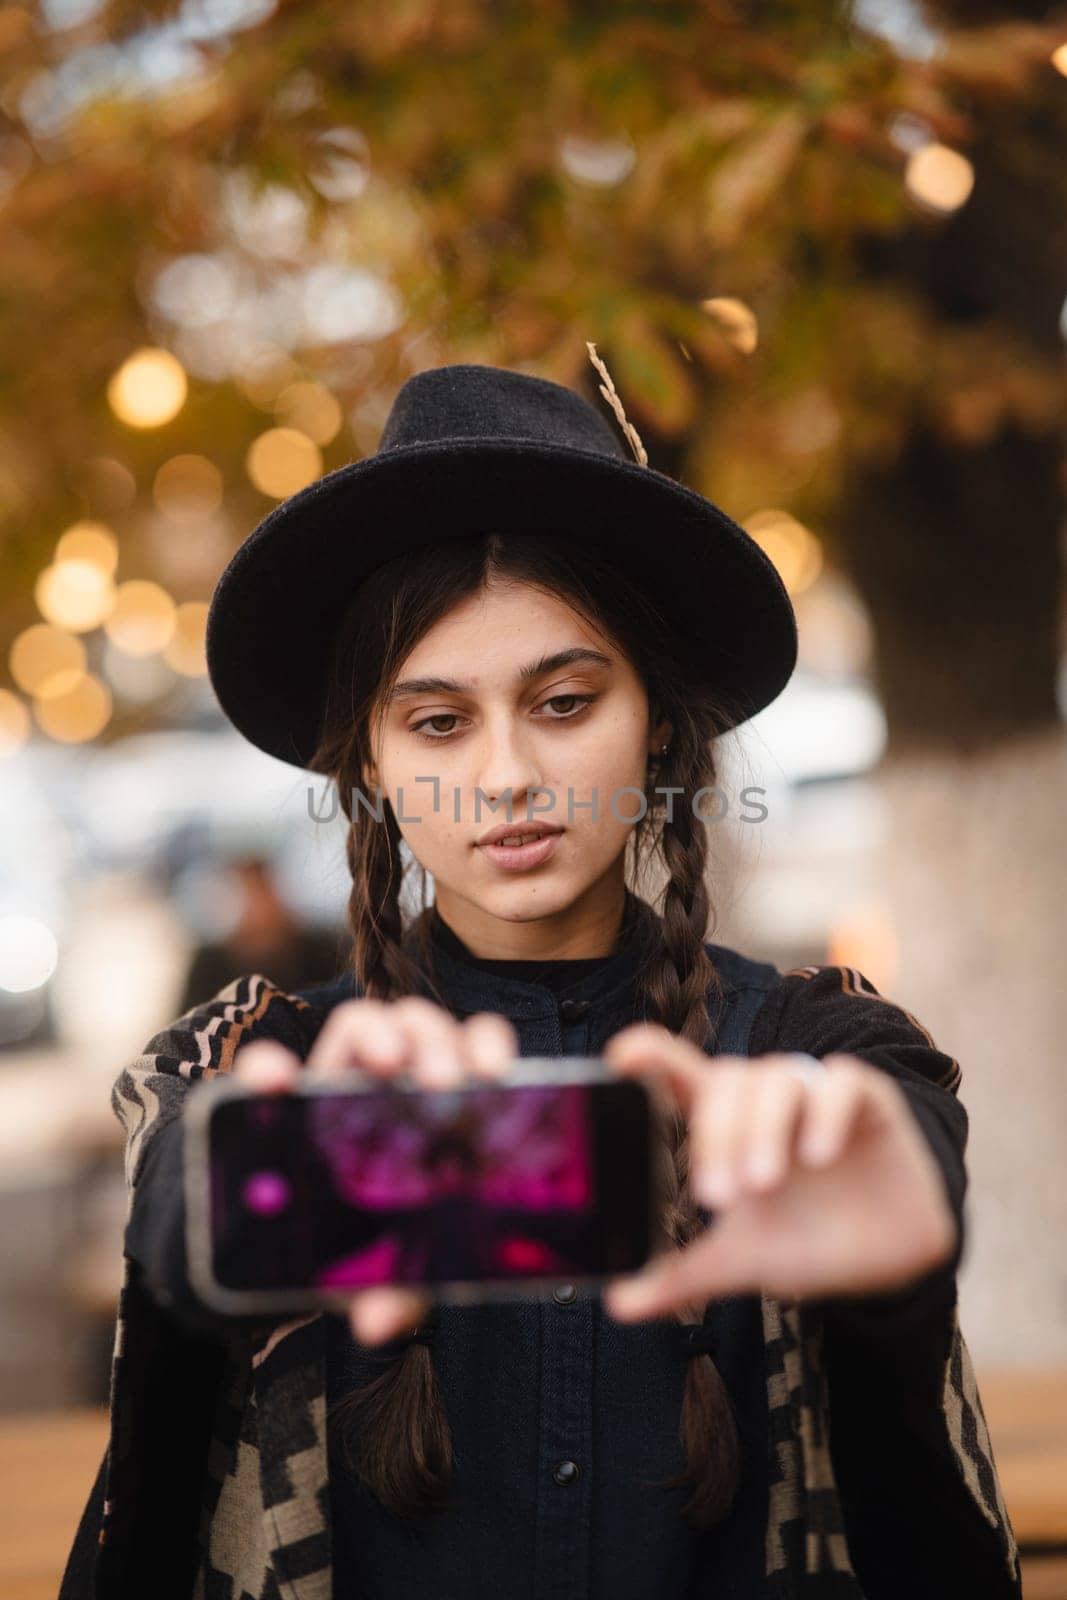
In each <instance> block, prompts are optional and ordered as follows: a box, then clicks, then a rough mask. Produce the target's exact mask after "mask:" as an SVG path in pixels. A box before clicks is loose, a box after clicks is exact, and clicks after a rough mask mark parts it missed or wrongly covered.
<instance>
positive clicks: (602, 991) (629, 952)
mask: <svg viewBox="0 0 1067 1600" xmlns="http://www.w3.org/2000/svg"><path fill="white" fill-rule="evenodd" d="M430 927H431V943H432V951H433V964H434V975H435V977H436V979H437V982H438V984H439V986H440V989H441V992H442V994H443V995H444V996H445V998H446V999H447V1000H448V1002H449V1004H450V1005H452V1006H454V1007H456V1008H457V1009H458V1010H463V1011H485V1010H489V1009H491V1010H493V1011H498V1012H500V1013H502V1014H503V1015H504V1016H506V1017H509V1018H511V1019H512V1020H513V1021H516V1022H519V1021H526V1022H529V1021H534V1020H537V1019H543V1018H546V1017H554V1016H556V1015H557V1014H558V1010H559V1003H560V1000H561V998H563V997H564V996H565V997H566V998H567V999H569V1000H584V1001H587V1002H589V1003H590V1004H591V1005H593V1006H596V1007H600V1006H601V1005H605V1006H606V1005H611V1004H613V1003H615V1002H617V1001H619V1000H621V999H622V998H623V996H624V995H625V994H628V993H629V992H630V991H632V989H633V986H634V983H635V982H636V979H637V975H638V973H639V971H640V969H641V967H642V965H643V964H644V962H645V961H646V960H647V958H648V956H649V955H650V954H651V952H652V950H653V948H654V947H655V941H656V937H657V935H659V936H660V937H662V933H661V925H660V918H659V916H658V915H657V913H656V912H655V911H654V910H653V909H652V907H651V906H649V905H648V904H647V903H646V902H644V901H642V900H640V899H639V898H638V897H637V896H636V895H634V894H632V893H631V891H630V890H629V889H627V890H626V906H625V910H624V913H623V921H622V931H621V935H620V939H619V944H618V947H617V949H616V950H615V951H614V952H613V953H612V954H611V956H610V957H609V958H608V959H607V960H606V961H605V962H604V964H603V966H600V967H598V968H597V969H596V970H595V971H594V972H590V973H587V974H586V975H585V976H584V977H580V978H577V979H575V981H574V982H573V983H570V984H567V985H566V986H565V988H563V989H550V988H549V987H548V985H547V984H544V983H537V982H531V981H528V980H526V979H523V978H516V977H513V976H505V975H504V974H501V973H496V972H492V971H490V970H488V969H487V968H485V967H477V966H472V965H471V964H470V963H469V962H468V961H464V960H462V959H461V958H460V957H459V956H458V955H456V954H453V953H452V950H451V949H450V948H448V947H447V945H446V941H445V939H442V938H441V937H440V935H439V934H436V933H435V931H434V920H431V924H430ZM453 940H455V936H454V935H453ZM456 942H457V943H458V941H456ZM405 945H406V946H407V948H408V950H409V951H410V953H411V954H412V955H417V947H416V946H415V944H414V938H413V933H412V931H411V930H409V932H408V934H407V936H406V938H405ZM426 992H427V993H429V989H428V988H427V990H426Z"/></svg>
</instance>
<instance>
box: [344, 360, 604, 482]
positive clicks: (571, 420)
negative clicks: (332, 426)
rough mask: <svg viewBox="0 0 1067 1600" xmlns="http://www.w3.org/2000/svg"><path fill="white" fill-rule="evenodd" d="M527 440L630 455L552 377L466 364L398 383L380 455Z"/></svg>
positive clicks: (570, 391) (583, 401)
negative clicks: (451, 442)
mask: <svg viewBox="0 0 1067 1600" xmlns="http://www.w3.org/2000/svg"><path fill="white" fill-rule="evenodd" d="M469 438H476V439H478V440H480V441H483V442H484V441H486V440H490V439H501V440H519V439H522V440H527V441H535V442H537V443H540V444H551V445H562V446H563V447H564V448H566V449H571V450H591V451H594V452H595V453H596V454H597V455H602V456H612V457H615V458H617V459H619V460H627V459H628V455H627V451H626V449H625V447H624V446H623V444H622V442H621V441H620V440H619V438H618V436H617V434H616V433H615V431H614V429H613V428H612V427H611V426H610V424H609V423H608V422H607V421H606V419H605V418H604V417H602V416H601V415H600V413H599V412H598V411H597V410H596V409H595V408H594V407H593V406H592V405H590V403H589V401H588V400H586V399H584V398H583V396H582V395H580V394H576V393H575V391H574V390H573V389H568V388H565V387H564V385H563V384H561V383H553V382H552V381H551V380H550V379H548V378H537V377H534V376H533V375H532V374H531V373H527V372H512V371H511V370H510V369H509V368H504V367H490V366H482V365H478V364H477V363H473V362H461V363H457V364H454V365H452V366H446V367H429V368H427V369H426V370H425V371H424V372H416V373H414V374H413V375H412V376H411V377H410V378H408V379H407V381H406V382H405V383H404V384H403V385H402V386H401V387H400V389H399V390H398V391H397V394H396V398H395V399H394V401H393V404H392V407H391V409H390V411H389V416H388V417H387V419H386V423H385V427H384V428H383V429H382V435H381V439H380V441H379V444H378V449H377V451H376V452H375V454H376V455H385V454H387V453H388V452H389V451H391V450H400V449H403V448H404V447H405V446H409V445H420V444H438V443H441V442H442V441H444V440H448V439H469Z"/></svg>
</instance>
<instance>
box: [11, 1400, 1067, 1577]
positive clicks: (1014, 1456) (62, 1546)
mask: <svg viewBox="0 0 1067 1600" xmlns="http://www.w3.org/2000/svg"><path fill="white" fill-rule="evenodd" d="M978 1386H979V1391H980V1393H981V1396H982V1403H983V1406H984V1407H985V1413H986V1418H987V1421H988V1423H989V1431H990V1433H991V1435H992V1438H993V1450H994V1453H995V1455H996V1459H997V1467H998V1470H999V1472H1000V1478H1001V1483H1002V1484H1003V1486H1004V1493H1005V1496H1006V1499H1007V1502H1008V1508H1009V1510H1010V1512H1011V1518H1012V1524H1013V1526H1014V1528H1015V1532H1016V1536H1017V1538H1018V1540H1019V1543H1020V1545H1022V1546H1023V1547H1024V1548H1025V1546H1026V1545H1028V1544H1039V1543H1040V1544H1046V1545H1047V1544H1051V1543H1057V1544H1059V1545H1060V1546H1061V1547H1062V1551H1061V1553H1059V1554H1056V1555H1049V1556H1044V1557H1038V1556H1037V1555H1034V1556H1032V1557H1031V1556H1025V1558H1024V1561H1023V1571H1024V1582H1023V1590H1024V1594H1025V1597H1026V1600H1067V1371H1060V1370H1057V1371H1054V1372H1046V1373H1037V1372H1026V1373H1011V1372H997V1371H985V1372H982V1371H979V1373H978ZM106 1441H107V1416H106V1413H105V1412H103V1411H101V1410H95V1409H93V1410H83V1411H57V1412H47V1413H44V1414H27V1415H20V1416H10V1417H3V1418H0V1499H2V1503H3V1505H4V1508H5V1518H4V1523H5V1533H4V1537H3V1542H2V1544H0V1595H2V1596H3V1597H4V1600H56V1592H57V1590H58V1587H59V1579H60V1575H61V1573H62V1570H63V1564H64V1562H65V1561H66V1558H67V1553H68V1551H69V1550H70V1546H71V1542H72V1540H73V1538H74V1530H75V1528H76V1526H77V1523H78V1518H79V1517H80V1515H81V1512H82V1508H83V1506H84V1505H85V1501H86V1498H87V1497H88V1494H89V1490H90V1488H91V1486H92V1483H93V1479H94V1478H95V1476H96V1470H97V1467H98V1466H99V1464H100V1458H101V1456H102V1454H103V1451H104V1447H105V1444H106Z"/></svg>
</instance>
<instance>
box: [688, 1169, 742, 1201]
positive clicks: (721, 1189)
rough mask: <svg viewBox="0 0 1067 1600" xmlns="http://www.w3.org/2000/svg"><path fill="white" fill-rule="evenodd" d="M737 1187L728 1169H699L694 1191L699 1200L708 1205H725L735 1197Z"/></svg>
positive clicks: (694, 1182)
mask: <svg viewBox="0 0 1067 1600" xmlns="http://www.w3.org/2000/svg"><path fill="white" fill-rule="evenodd" d="M736 1187H737V1185H736V1183H735V1181H734V1175H733V1173H732V1172H731V1171H730V1169H729V1168H728V1167H722V1166H711V1167H698V1168H697V1172H696V1177H695V1179H694V1181H693V1189H694V1192H695V1194H696V1197H697V1199H698V1200H703V1201H705V1202H706V1203H707V1204H708V1205H711V1206H714V1205H724V1204H725V1202H726V1201H727V1200H730V1199H731V1198H732V1197H733V1194H734V1192H735V1189H736Z"/></svg>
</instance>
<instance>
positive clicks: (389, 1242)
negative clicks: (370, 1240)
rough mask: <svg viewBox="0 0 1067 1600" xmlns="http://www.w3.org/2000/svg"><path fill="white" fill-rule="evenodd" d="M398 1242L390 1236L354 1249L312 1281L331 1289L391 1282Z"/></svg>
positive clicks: (396, 1258)
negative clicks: (336, 1286) (339, 1286)
mask: <svg viewBox="0 0 1067 1600" xmlns="http://www.w3.org/2000/svg"><path fill="white" fill-rule="evenodd" d="M398 1257H399V1243H398V1241H397V1240H396V1239H395V1238H393V1237H391V1236H390V1235H388V1234H387V1235H385V1236H384V1237H383V1238H381V1239H378V1240H376V1241H375V1243H374V1244H372V1245H368V1246H367V1248H366V1249H365V1250H356V1251H355V1252H354V1253H353V1254H352V1255H349V1256H344V1257H343V1258H342V1259H341V1260H340V1261H331V1262H330V1263H329V1265H328V1266H325V1267H323V1269H322V1271H321V1272H320V1273H319V1274H318V1276H317V1277H316V1279H315V1282H316V1284H320V1285H323V1286H335V1285H339V1284H348V1283H391V1282H393V1281H394V1279H395V1278H396V1275H397V1261H398Z"/></svg>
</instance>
